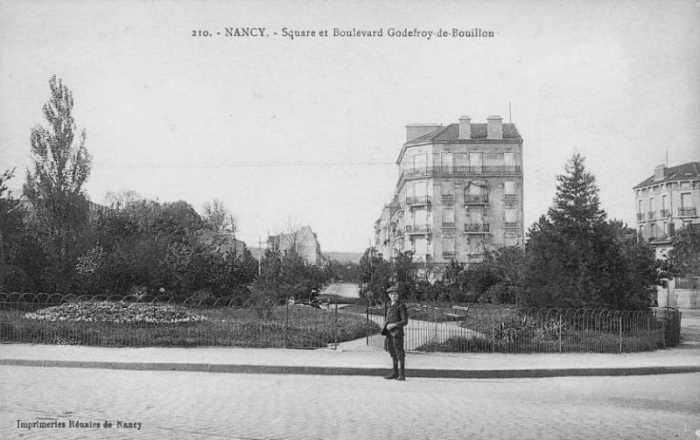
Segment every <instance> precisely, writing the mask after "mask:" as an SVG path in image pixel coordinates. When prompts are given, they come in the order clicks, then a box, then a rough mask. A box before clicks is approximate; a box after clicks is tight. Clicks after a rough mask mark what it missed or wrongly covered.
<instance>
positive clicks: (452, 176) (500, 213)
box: [375, 116, 524, 271]
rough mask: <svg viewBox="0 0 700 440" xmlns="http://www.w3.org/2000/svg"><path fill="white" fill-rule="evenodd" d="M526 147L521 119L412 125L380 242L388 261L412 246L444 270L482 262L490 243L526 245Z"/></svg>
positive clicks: (378, 232)
mask: <svg viewBox="0 0 700 440" xmlns="http://www.w3.org/2000/svg"><path fill="white" fill-rule="evenodd" d="M522 147H523V140H522V138H521V137H520V134H519V133H518V130H517V129H516V127H515V125H513V124H504V123H503V119H502V118H501V117H500V116H491V117H489V118H488V119H487V123H485V124H483V123H476V124H473V123H472V122H471V118H469V117H466V116H463V117H461V118H460V119H459V122H458V123H455V124H449V125H447V126H444V125H436V124H411V125H408V126H407V127H406V142H405V143H404V145H403V147H402V148H401V151H400V152H399V156H398V158H397V160H396V165H397V167H398V173H399V177H398V181H397V183H396V188H395V190H394V195H393V198H392V200H391V201H390V202H389V203H387V204H386V205H385V206H384V209H383V210H382V213H381V215H380V217H379V219H378V220H377V221H376V222H375V246H376V247H377V248H378V250H379V251H380V252H381V253H382V255H383V256H384V258H386V259H390V258H391V257H392V256H394V255H396V253H398V252H405V251H409V250H410V251H413V253H414V254H413V256H414V260H415V261H416V262H424V263H426V267H427V266H428V264H427V263H430V265H431V267H433V268H437V270H438V271H439V270H440V267H445V266H446V265H448V264H449V263H450V262H451V261H457V262H460V263H473V262H479V261H482V260H483V257H484V252H485V251H486V250H488V249H496V248H500V247H503V246H524V225H523V167H522V163H523V162H522Z"/></svg>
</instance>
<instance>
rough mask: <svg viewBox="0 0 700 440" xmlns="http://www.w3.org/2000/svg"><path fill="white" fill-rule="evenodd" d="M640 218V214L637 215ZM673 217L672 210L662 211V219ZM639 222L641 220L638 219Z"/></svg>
mask: <svg viewBox="0 0 700 440" xmlns="http://www.w3.org/2000/svg"><path fill="white" fill-rule="evenodd" d="M637 216H639V214H637ZM668 217H671V210H670V209H662V210H661V218H668ZM637 220H639V219H637Z"/></svg>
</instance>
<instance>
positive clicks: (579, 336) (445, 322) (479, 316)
mask: <svg viewBox="0 0 700 440" xmlns="http://www.w3.org/2000/svg"><path fill="white" fill-rule="evenodd" d="M466 308H467V307H466V306H465V307H459V308H451V307H445V306H431V305H424V304H408V310H409V324H408V325H407V326H406V327H405V328H404V333H405V338H404V344H405V347H406V349H407V350H412V351H447V352H467V351H469V352H500V353H566V352H607V353H610V352H635V351H644V350H654V349H657V348H663V347H671V346H675V345H677V344H678V343H679V341H680V322H681V312H680V311H678V310H677V309H653V310H647V311H624V310H603V309H534V308H515V307H512V308H511V307H484V306H483V305H481V304H476V305H469V307H468V310H465V309H466ZM384 310H385V308H384V306H383V305H374V306H371V307H368V309H367V319H368V320H369V321H373V322H376V323H379V324H381V323H383V320H384ZM367 343H368V345H370V346H374V347H377V348H381V347H383V346H384V337H382V336H380V335H378V334H373V335H372V336H370V337H368V338H367Z"/></svg>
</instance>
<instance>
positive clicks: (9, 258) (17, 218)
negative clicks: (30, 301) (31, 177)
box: [0, 169, 27, 291]
mask: <svg viewBox="0 0 700 440" xmlns="http://www.w3.org/2000/svg"><path fill="white" fill-rule="evenodd" d="M14 172H15V170H14V169H12V170H7V171H5V172H4V173H3V174H2V175H0V291H3V290H5V288H6V286H7V287H8V288H9V290H23V289H22V288H23V285H24V284H25V283H24V282H23V281H25V280H26V278H27V277H26V273H25V272H24V271H23V270H22V269H21V268H19V267H17V266H16V265H14V264H13V263H14V262H15V261H16V260H17V255H18V253H20V252H22V244H23V243H22V237H23V235H24V223H23V217H24V208H23V207H22V205H21V204H20V202H19V200H15V199H13V198H12V197H11V194H10V193H9V192H8V187H7V182H8V180H10V179H12V178H13V177H14ZM6 279H7V281H9V283H8V284H6V282H5V281H6ZM13 281H14V282H13Z"/></svg>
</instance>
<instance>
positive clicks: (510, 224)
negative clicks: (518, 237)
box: [503, 222, 518, 229]
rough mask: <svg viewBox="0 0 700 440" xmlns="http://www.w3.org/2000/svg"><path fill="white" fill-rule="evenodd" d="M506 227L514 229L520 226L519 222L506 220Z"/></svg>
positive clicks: (504, 224)
mask: <svg viewBox="0 0 700 440" xmlns="http://www.w3.org/2000/svg"><path fill="white" fill-rule="evenodd" d="M503 227H504V228H508V229H513V228H517V227H518V222H505V223H503Z"/></svg>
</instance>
